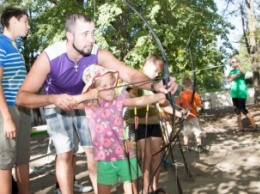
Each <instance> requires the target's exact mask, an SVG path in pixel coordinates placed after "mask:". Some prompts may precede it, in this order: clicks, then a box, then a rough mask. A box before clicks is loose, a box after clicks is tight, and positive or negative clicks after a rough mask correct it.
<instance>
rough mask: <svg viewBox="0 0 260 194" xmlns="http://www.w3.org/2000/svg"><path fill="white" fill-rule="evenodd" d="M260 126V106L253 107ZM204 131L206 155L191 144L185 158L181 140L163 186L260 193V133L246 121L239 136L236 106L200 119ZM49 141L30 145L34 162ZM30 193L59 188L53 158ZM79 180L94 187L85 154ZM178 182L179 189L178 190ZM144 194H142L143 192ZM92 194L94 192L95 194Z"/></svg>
mask: <svg viewBox="0 0 260 194" xmlns="http://www.w3.org/2000/svg"><path fill="white" fill-rule="evenodd" d="M248 109H249V111H250V113H251V114H252V116H253V117H254V118H255V120H256V122H257V124H258V125H259V126H260V109H259V106H248ZM200 121H201V126H202V129H203V132H204V137H203V144H204V145H205V146H206V149H207V153H198V152H196V151H195V150H194V148H195V140H194V138H192V139H191V142H190V148H191V149H190V150H189V152H188V153H184V155H183V156H184V157H183V156H182V154H181V151H180V147H179V143H178V142H181V143H182V135H179V141H175V142H173V143H172V145H171V147H170V148H171V150H172V152H170V153H172V154H168V155H167V157H168V159H169V160H170V161H172V163H173V164H175V165H176V166H172V167H165V166H164V165H162V167H161V175H160V183H159V186H160V187H161V188H163V189H164V190H166V191H167V193H168V194H179V193H183V194H227V193H228V194H257V193H260V137H259V136H260V128H259V129H258V132H253V131H252V128H251V127H250V124H249V122H248V120H247V119H246V118H243V125H244V128H245V132H244V133H242V134H237V133H235V132H234V130H235V129H236V117H235V115H234V114H233V111H232V109H231V107H229V108H225V109H222V110H207V111H206V113H204V114H202V115H201V119H200ZM48 142H49V139H48V136H47V135H41V136H36V137H33V138H32V140H31V158H32V159H33V158H36V157H39V156H42V155H44V154H46V152H47V146H48ZM30 165H31V168H32V173H31V177H30V183H31V192H32V193H34V194H51V193H53V188H54V185H55V175H54V174H55V172H54V155H53V154H52V155H50V156H49V157H44V158H42V159H38V160H34V161H32V162H31V163H30ZM76 172H77V173H76V174H77V175H76V179H77V180H78V182H80V183H81V184H82V185H90V180H89V177H88V172H87V168H86V159H85V155H84V154H83V153H81V154H78V155H77V167H76ZM178 183H179V187H178ZM122 193H123V191H122V186H121V184H120V183H118V184H117V185H115V186H114V188H113V192H112V194H122ZM140 193H142V192H140ZM90 194H93V192H90Z"/></svg>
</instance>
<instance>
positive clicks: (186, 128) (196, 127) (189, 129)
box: [182, 118, 201, 137]
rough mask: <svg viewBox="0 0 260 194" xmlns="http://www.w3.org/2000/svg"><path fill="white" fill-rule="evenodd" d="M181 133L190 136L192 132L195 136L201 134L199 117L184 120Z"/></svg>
mask: <svg viewBox="0 0 260 194" xmlns="http://www.w3.org/2000/svg"><path fill="white" fill-rule="evenodd" d="M182 133H183V135H185V136H191V135H192V134H194V135H195V137H199V136H201V128H200V124H199V119H198V118H192V119H186V120H184V122H183V132H182Z"/></svg>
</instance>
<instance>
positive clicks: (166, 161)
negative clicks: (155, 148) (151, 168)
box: [161, 157, 173, 167]
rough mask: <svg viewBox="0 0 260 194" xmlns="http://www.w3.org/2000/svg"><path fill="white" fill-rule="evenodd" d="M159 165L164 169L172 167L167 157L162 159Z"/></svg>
mask: <svg viewBox="0 0 260 194" xmlns="http://www.w3.org/2000/svg"><path fill="white" fill-rule="evenodd" d="M161 163H162V164H163V165H164V166H165V167H171V166H173V164H172V162H171V161H170V160H169V159H168V158H167V157H162V160H161Z"/></svg>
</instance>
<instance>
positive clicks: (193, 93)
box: [184, 28, 197, 114]
mask: <svg viewBox="0 0 260 194" xmlns="http://www.w3.org/2000/svg"><path fill="white" fill-rule="evenodd" d="M194 31H195V28H194V29H193V30H192V31H191V33H190V36H189V39H188V42H187V45H188V46H189V54H190V60H191V66H192V71H193V89H192V95H191V99H190V102H189V105H188V107H187V108H186V109H185V112H184V114H187V113H188V112H189V110H190V107H191V105H192V103H193V100H194V97H195V92H196V85H197V77H196V71H195V64H194V59H193V55H192V50H191V46H190V40H191V36H192V34H193V32H194Z"/></svg>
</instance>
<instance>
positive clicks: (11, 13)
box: [1, 7, 29, 28]
mask: <svg viewBox="0 0 260 194" xmlns="http://www.w3.org/2000/svg"><path fill="white" fill-rule="evenodd" d="M24 15H26V16H27V17H29V16H28V14H27V12H26V11H24V10H22V9H20V8H16V7H6V8H5V9H4V11H3V12H2V14H1V24H2V26H3V28H8V27H9V25H10V19H11V18H12V17H15V18H16V19H17V20H20V19H21V17H23V16H24Z"/></svg>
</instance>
